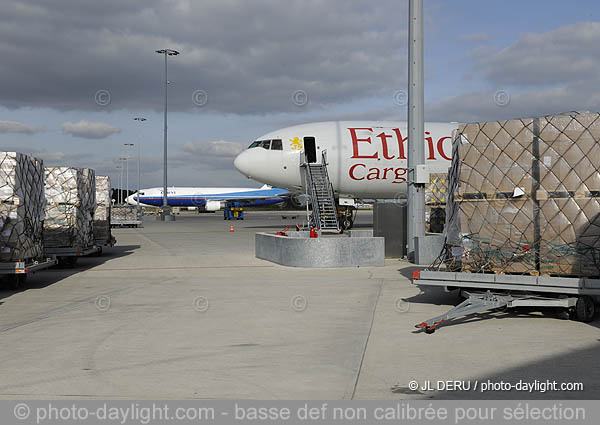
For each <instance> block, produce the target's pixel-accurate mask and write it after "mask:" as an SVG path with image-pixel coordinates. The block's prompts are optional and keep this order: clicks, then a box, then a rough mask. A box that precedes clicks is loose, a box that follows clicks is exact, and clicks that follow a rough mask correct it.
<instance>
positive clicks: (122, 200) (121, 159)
mask: <svg viewBox="0 0 600 425" xmlns="http://www.w3.org/2000/svg"><path fill="white" fill-rule="evenodd" d="M119 161H121V164H123V161H127V158H125V157H120V158H119ZM124 169H125V166H123V165H121V184H120V188H119V194H120V195H121V202H120V203H121V204H123V203H124V201H125V198H124V197H123V180H125V177H124V175H123V170H124Z"/></svg>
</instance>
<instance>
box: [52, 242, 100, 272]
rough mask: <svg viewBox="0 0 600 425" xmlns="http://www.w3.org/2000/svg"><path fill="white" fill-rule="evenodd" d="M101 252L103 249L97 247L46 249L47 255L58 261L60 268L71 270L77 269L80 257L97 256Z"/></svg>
mask: <svg viewBox="0 0 600 425" xmlns="http://www.w3.org/2000/svg"><path fill="white" fill-rule="evenodd" d="M100 251H102V248H101V247H99V246H95V245H94V246H90V247H88V248H75V247H64V248H46V249H44V252H45V254H46V255H48V256H50V257H52V258H54V259H56V260H57V262H58V266H59V267H69V268H72V267H75V263H77V259H78V258H79V257H85V256H87V255H93V254H97V253H98V252H100Z"/></svg>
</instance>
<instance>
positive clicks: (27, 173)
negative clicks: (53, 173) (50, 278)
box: [0, 152, 45, 262]
mask: <svg viewBox="0 0 600 425" xmlns="http://www.w3.org/2000/svg"><path fill="white" fill-rule="evenodd" d="M44 206H45V198H44V166H43V163H42V161H40V160H38V159H36V158H33V157H31V156H28V155H25V154H22V153H18V152H0V261H10V262H12V261H27V260H31V259H38V258H40V257H42V256H43V255H44V246H43V240H42V239H43V238H42V236H43V221H44Z"/></svg>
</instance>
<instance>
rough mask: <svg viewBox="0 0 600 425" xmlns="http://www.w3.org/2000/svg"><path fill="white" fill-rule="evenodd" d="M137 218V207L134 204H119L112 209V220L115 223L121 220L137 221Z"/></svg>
mask: <svg viewBox="0 0 600 425" xmlns="http://www.w3.org/2000/svg"><path fill="white" fill-rule="evenodd" d="M137 219H138V215H137V208H136V207H135V206H133V205H117V206H114V207H113V208H112V209H111V220H112V221H114V222H115V223H118V222H119V221H136V220H137Z"/></svg>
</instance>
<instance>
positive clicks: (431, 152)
mask: <svg viewBox="0 0 600 425" xmlns="http://www.w3.org/2000/svg"><path fill="white" fill-rule="evenodd" d="M425 135H426V136H427V137H425V140H427V147H428V148H429V149H428V152H429V156H428V157H427V159H435V149H434V147H433V139H432V138H431V133H430V132H429V131H426V132H425Z"/></svg>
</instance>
